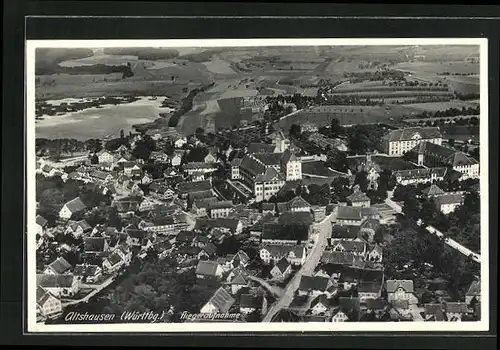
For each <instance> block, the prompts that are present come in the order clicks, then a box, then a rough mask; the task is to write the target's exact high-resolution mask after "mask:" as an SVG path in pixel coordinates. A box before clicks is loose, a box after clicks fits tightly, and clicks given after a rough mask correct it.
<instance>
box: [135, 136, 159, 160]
mask: <svg viewBox="0 0 500 350" xmlns="http://www.w3.org/2000/svg"><path fill="white" fill-rule="evenodd" d="M155 150H156V142H155V140H153V139H152V138H151V137H149V136H147V135H146V136H144V138H143V139H142V140H139V141H137V142H136V144H135V148H134V149H133V150H132V155H133V156H134V157H135V158H138V159H144V160H148V159H149V156H150V155H151V152H153V151H155Z"/></svg>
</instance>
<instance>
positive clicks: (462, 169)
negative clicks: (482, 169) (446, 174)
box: [453, 163, 479, 180]
mask: <svg viewBox="0 0 500 350" xmlns="http://www.w3.org/2000/svg"><path fill="white" fill-rule="evenodd" d="M453 170H455V171H458V172H459V173H462V174H463V175H462V177H461V178H460V180H466V179H479V163H476V164H468V165H458V166H454V167H453Z"/></svg>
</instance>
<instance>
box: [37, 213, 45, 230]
mask: <svg viewBox="0 0 500 350" xmlns="http://www.w3.org/2000/svg"><path fill="white" fill-rule="evenodd" d="M36 223H37V224H38V225H40V226H42V227H44V226H45V225H47V219H45V218H44V217H43V216H41V215H37V216H36Z"/></svg>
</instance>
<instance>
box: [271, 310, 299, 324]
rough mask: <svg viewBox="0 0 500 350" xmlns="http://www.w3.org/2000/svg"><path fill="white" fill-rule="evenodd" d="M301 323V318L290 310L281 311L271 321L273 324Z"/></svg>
mask: <svg viewBox="0 0 500 350" xmlns="http://www.w3.org/2000/svg"><path fill="white" fill-rule="evenodd" d="M299 321H300V316H299V315H297V313H295V312H294V311H292V310H290V309H281V310H280V311H278V312H277V313H276V314H275V315H274V316H273V318H272V319H271V322H299Z"/></svg>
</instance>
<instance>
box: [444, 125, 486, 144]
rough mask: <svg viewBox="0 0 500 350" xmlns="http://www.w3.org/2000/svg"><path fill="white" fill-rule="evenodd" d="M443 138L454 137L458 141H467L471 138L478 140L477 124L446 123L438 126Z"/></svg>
mask: <svg viewBox="0 0 500 350" xmlns="http://www.w3.org/2000/svg"><path fill="white" fill-rule="evenodd" d="M440 129H441V132H442V133H443V138H445V139H455V140H459V141H467V140H469V139H472V140H474V141H478V140H479V126H467V125H454V124H446V125H443V126H441V127H440Z"/></svg>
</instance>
